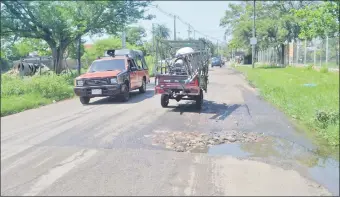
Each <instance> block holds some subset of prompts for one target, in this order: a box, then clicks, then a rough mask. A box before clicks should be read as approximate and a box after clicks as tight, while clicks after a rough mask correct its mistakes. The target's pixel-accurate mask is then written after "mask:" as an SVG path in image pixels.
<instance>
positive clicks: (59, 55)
mask: <svg viewBox="0 0 340 197" xmlns="http://www.w3.org/2000/svg"><path fill="white" fill-rule="evenodd" d="M51 49H52V57H53V70H54V72H55V73H56V74H60V73H61V71H63V69H64V66H63V59H64V58H63V57H64V53H65V50H66V48H65V47H61V46H59V47H51Z"/></svg>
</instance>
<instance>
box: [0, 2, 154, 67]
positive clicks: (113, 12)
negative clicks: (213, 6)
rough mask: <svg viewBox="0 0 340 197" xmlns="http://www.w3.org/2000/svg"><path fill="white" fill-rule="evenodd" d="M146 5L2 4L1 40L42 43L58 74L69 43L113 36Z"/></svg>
mask: <svg viewBox="0 0 340 197" xmlns="http://www.w3.org/2000/svg"><path fill="white" fill-rule="evenodd" d="M149 4H150V2H149V1H2V2H1V36H14V35H15V36H19V37H22V38H35V39H42V40H45V41H46V43H47V44H48V45H49V47H50V48H51V50H52V55H53V60H54V67H55V70H56V72H57V73H59V72H61V70H62V69H63V68H62V61H61V60H62V59H63V55H64V52H65V50H66V48H67V47H68V46H69V44H70V43H72V42H74V41H75V40H77V39H78V38H79V37H81V36H82V35H84V34H97V33H109V34H113V35H115V34H116V33H117V32H120V31H121V30H122V29H123V28H124V27H125V26H126V25H128V24H130V23H133V22H136V21H137V20H138V19H151V18H152V16H150V15H148V16H145V9H146V7H147V6H148V5H149Z"/></svg>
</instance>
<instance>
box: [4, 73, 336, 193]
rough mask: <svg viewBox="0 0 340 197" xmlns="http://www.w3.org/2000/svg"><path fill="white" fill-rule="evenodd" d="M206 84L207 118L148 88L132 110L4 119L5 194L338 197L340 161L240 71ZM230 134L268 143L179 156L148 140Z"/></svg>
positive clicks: (135, 97) (90, 108)
mask: <svg viewBox="0 0 340 197" xmlns="http://www.w3.org/2000/svg"><path fill="white" fill-rule="evenodd" d="M209 81H210V83H209V85H208V93H206V94H205V95H204V99H205V101H204V104H203V109H202V110H201V111H197V110H195V108H194V105H191V103H192V102H191V101H181V102H179V103H177V102H176V101H174V100H172V101H170V104H169V107H168V108H162V107H161V105H160V96H159V95H156V96H155V95H154V92H153V84H149V85H148V88H147V92H146V93H144V94H139V93H138V92H132V93H131V99H130V101H129V102H127V103H119V102H118V101H109V100H108V99H106V98H98V99H92V100H91V103H90V104H89V105H87V106H83V105H81V104H80V102H79V100H78V99H77V98H76V99H71V100H66V101H62V102H58V103H55V104H51V105H48V106H43V107H41V108H38V109H32V110H28V111H25V112H22V113H19V114H14V115H11V116H7V117H3V118H1V195H43V196H45V195H152V196H160V195H205V196H206V195H309V196H319V195H339V186H338V185H339V176H338V174H339V173H338V172H339V163H338V162H337V161H334V160H332V159H331V158H328V157H321V156H318V155H317V154H315V152H316V151H315V150H316V149H317V147H315V146H314V145H313V143H311V141H310V140H308V138H306V137H305V136H304V135H303V134H302V133H301V132H297V131H296V130H295V129H294V127H293V126H292V124H291V123H290V122H289V120H288V119H287V118H286V117H285V116H284V114H283V113H281V112H279V111H278V110H276V109H275V108H274V107H272V106H271V105H270V104H268V103H266V102H265V101H263V100H262V99H261V98H260V97H259V96H258V93H257V91H256V90H255V89H254V88H252V87H251V86H250V85H249V84H248V83H247V82H246V80H245V79H244V77H243V76H242V75H241V74H240V73H238V72H236V71H235V70H233V69H232V68H228V67H223V68H213V69H211V70H210V76H209ZM228 131H237V132H242V133H250V132H252V133H258V134H261V135H264V136H267V137H268V138H267V140H264V141H260V142H248V143H239V142H235V143H230V144H221V145H217V146H211V147H209V148H207V149H202V150H200V151H197V152H175V151H173V150H169V149H166V148H165V147H164V146H162V145H161V144H155V143H154V142H153V141H152V140H151V139H150V137H148V136H150V135H154V134H157V133H158V134H159V133H167V134H171V133H176V132H177V133H178V132H181V133H183V135H184V134H185V133H189V132H196V133H201V134H213V135H218V134H219V133H221V132H228ZM334 172H335V173H334ZM336 172H337V173H336ZM335 174H337V175H335Z"/></svg>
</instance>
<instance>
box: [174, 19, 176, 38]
mask: <svg viewBox="0 0 340 197" xmlns="http://www.w3.org/2000/svg"><path fill="white" fill-rule="evenodd" d="M174 40H176V15H174Z"/></svg>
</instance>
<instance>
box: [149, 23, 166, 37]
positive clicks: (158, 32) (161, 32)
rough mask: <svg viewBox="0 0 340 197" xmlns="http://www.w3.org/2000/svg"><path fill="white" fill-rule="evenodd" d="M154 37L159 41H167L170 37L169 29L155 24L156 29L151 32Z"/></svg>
mask: <svg viewBox="0 0 340 197" xmlns="http://www.w3.org/2000/svg"><path fill="white" fill-rule="evenodd" d="M153 33H154V35H155V37H158V38H161V39H168V38H169V37H170V29H169V28H168V27H166V25H159V24H156V27H155V28H154V31H153Z"/></svg>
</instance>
